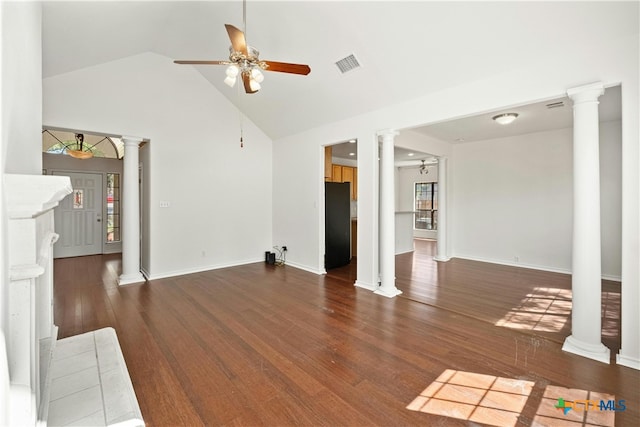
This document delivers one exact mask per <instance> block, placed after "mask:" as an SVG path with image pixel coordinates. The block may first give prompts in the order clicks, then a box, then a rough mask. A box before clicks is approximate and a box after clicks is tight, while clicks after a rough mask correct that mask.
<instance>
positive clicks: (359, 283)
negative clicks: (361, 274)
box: [353, 280, 379, 291]
mask: <svg viewBox="0 0 640 427" xmlns="http://www.w3.org/2000/svg"><path fill="white" fill-rule="evenodd" d="M353 286H355V287H356V288H362V289H366V290H368V291H375V290H376V289H378V286H379V285H378V284H377V283H376V284H373V283H364V282H362V280H356V281H355V283H354V284H353Z"/></svg>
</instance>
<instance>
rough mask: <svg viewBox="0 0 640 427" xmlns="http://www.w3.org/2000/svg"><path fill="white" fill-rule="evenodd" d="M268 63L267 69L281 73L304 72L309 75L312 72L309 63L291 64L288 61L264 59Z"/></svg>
mask: <svg viewBox="0 0 640 427" xmlns="http://www.w3.org/2000/svg"><path fill="white" fill-rule="evenodd" d="M263 62H264V63H266V64H267V65H268V67H267V68H266V71H278V72H280V73H291V74H303V75H305V76H306V75H307V74H309V73H310V72H311V68H309V66H308V65H303V64H289V63H288V62H276V61H263Z"/></svg>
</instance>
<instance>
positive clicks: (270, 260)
mask: <svg viewBox="0 0 640 427" xmlns="http://www.w3.org/2000/svg"><path fill="white" fill-rule="evenodd" d="M264 262H266V263H267V264H269V265H273V264H275V263H276V254H275V253H273V252H269V251H267V252H265V253H264Z"/></svg>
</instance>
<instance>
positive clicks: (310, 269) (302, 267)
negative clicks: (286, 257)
mask: <svg viewBox="0 0 640 427" xmlns="http://www.w3.org/2000/svg"><path fill="white" fill-rule="evenodd" d="M285 265H288V266H290V267H293V268H297V269H299V270H304V271H308V272H309V273H313V274H317V275H323V274H327V271H326V270H325V269H324V268H323V269H322V270H320V269H317V268H314V267H309V266H308V265H304V264H298V263H297V262H291V261H287V262H286V263H285Z"/></svg>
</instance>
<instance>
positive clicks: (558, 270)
mask: <svg viewBox="0 0 640 427" xmlns="http://www.w3.org/2000/svg"><path fill="white" fill-rule="evenodd" d="M451 258H460V259H466V260H469V261H479V262H486V263H489V264H498V265H506V266H509V267H520V268H528V269H531V270H539V271H548V272H550V273H561V274H568V275H571V270H569V269H565V268H553V267H545V266H541V265H534V264H523V263H520V262H518V263H516V262H508V261H502V260H496V259H491V258H482V257H474V256H465V255H454V256H452V257H451ZM451 258H449V259H451ZM434 259H435V258H434ZM436 261H439V260H436ZM602 278H603V279H604V280H610V281H612V282H622V278H621V277H620V276H609V275H606V274H603V275H602Z"/></svg>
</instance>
